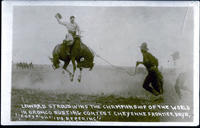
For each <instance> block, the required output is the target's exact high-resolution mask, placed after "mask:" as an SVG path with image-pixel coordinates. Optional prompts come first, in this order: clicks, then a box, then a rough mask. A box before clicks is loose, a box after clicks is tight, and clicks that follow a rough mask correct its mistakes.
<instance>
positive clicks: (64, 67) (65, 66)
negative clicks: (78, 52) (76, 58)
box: [63, 61, 72, 79]
mask: <svg viewBox="0 0 200 128" xmlns="http://www.w3.org/2000/svg"><path fill="white" fill-rule="evenodd" d="M69 62H70V61H65V64H64V66H63V69H64V70H65V71H66V72H68V73H69V76H70V79H72V73H71V72H70V71H69V70H68V69H67V66H68V64H69Z"/></svg>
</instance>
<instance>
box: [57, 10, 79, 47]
mask: <svg viewBox="0 0 200 128" xmlns="http://www.w3.org/2000/svg"><path fill="white" fill-rule="evenodd" d="M55 17H56V19H57V21H58V23H59V24H61V25H64V26H65V27H66V28H67V34H66V36H65V39H64V41H63V43H64V42H66V43H67V44H68V45H69V46H70V45H72V44H73V42H74V39H75V37H76V36H80V34H81V33H80V28H79V26H78V24H77V23H76V22H75V17H74V16H70V22H67V21H66V22H64V21H62V20H61V19H62V16H61V15H60V14H59V13H57V14H56V15H55Z"/></svg>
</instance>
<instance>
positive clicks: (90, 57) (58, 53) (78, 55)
mask: <svg viewBox="0 0 200 128" xmlns="http://www.w3.org/2000/svg"><path fill="white" fill-rule="evenodd" d="M67 45H68V44H67V43H66V42H63V43H61V44H58V45H56V46H55V48H54V50H53V53H52V55H53V58H50V60H51V61H52V63H53V65H52V66H53V68H54V69H57V68H59V63H60V60H62V61H63V62H64V65H63V69H64V70H65V71H67V72H68V73H69V76H70V78H71V81H73V79H74V74H75V71H76V68H79V69H80V74H79V76H78V81H79V82H80V81H81V74H82V69H83V68H89V70H90V71H91V70H92V68H93V66H94V63H93V61H94V54H93V52H92V51H91V49H89V48H88V47H87V46H86V45H85V44H84V43H82V42H81V39H80V37H78V36H77V37H75V39H74V43H73V45H72V46H70V47H69V46H67ZM67 50H68V51H70V55H69V54H67V52H66V51H67ZM70 61H72V64H73V73H71V72H70V71H69V70H68V69H67V66H68V65H69V63H70Z"/></svg>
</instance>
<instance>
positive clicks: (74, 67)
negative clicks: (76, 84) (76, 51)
mask: <svg viewBox="0 0 200 128" xmlns="http://www.w3.org/2000/svg"><path fill="white" fill-rule="evenodd" d="M71 60H72V64H73V74H72V78H71V81H73V79H74V74H75V71H76V63H75V57H72V58H71Z"/></svg>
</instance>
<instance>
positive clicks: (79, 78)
mask: <svg viewBox="0 0 200 128" xmlns="http://www.w3.org/2000/svg"><path fill="white" fill-rule="evenodd" d="M79 69H80V74H79V76H78V82H81V74H82V68H79Z"/></svg>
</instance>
